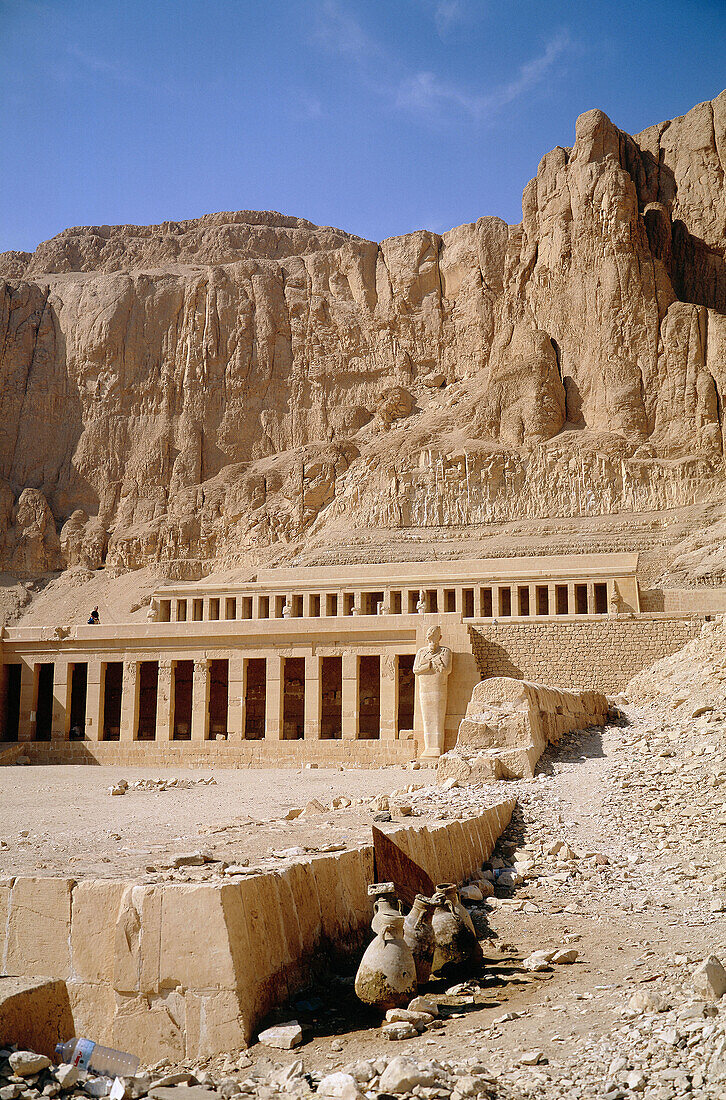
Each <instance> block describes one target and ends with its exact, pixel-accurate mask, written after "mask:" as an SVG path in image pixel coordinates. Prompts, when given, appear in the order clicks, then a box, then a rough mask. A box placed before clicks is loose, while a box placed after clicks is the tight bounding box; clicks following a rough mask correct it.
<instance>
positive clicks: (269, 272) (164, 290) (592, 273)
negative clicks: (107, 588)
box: [0, 93, 726, 577]
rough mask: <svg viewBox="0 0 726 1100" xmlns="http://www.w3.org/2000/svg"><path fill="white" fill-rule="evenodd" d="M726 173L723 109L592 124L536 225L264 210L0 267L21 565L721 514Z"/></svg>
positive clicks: (10, 539)
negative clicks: (651, 513)
mask: <svg viewBox="0 0 726 1100" xmlns="http://www.w3.org/2000/svg"><path fill="white" fill-rule="evenodd" d="M724 171H726V93H722V94H721V95H720V96H719V97H718V98H717V99H715V100H714V101H713V102H712V103H705V104H700V105H699V106H697V107H695V108H694V109H693V110H692V111H690V112H689V113H688V114H687V115H685V116H683V118H680V119H677V120H675V121H673V122H670V123H663V124H661V125H658V126H655V127H652V128H651V129H649V130H646V131H644V132H643V133H642V134H640V135H637V136H636V137H634V138H633V137H630V136H628V135H627V134H625V133H623V132H622V131H620V130H618V129H617V128H616V127H615V126H614V125H613V124H612V123H611V122H610V121H609V119H608V118H607V117H606V116H605V115H604V114H603V113H602V112H601V111H598V110H593V111H589V112H587V113H586V114H584V115H582V116H581V117H580V118H579V119H578V121H577V128H576V139H575V143H574V146H573V147H572V148H571V149H562V148H557V149H554V150H553V151H552V152H550V153H548V154H547V155H546V156H545V157H544V158H543V160H542V162H541V163H540V165H539V168H538V171H537V176H536V178H535V179H533V180H532V181H531V183H530V184H529V185H528V186H527V188H526V190H525V192H524V197H523V220H522V223H521V224H520V225H516V226H508V225H507V224H505V223H504V222H503V221H501V220H499V219H497V218H481V219H479V221H477V222H475V223H471V224H468V225H463V226H460V227H459V228H457V229H453V230H452V231H451V232H449V233H445V234H443V236H438V235H437V234H435V233H431V232H428V231H425V230H422V231H419V232H416V233H412V234H409V235H407V236H403V237H395V238H392V239H389V240H386V241H383V242H382V243H381V244H380V245H379V244H375V243H373V242H370V241H366V240H363V239H361V238H359V237H355V236H351V235H350V234H347V233H344V232H341V231H340V230H337V229H331V228H319V227H317V226H315V225H312V224H311V223H309V222H306V221H303V220H300V219H296V218H290V217H283V216H282V215H279V214H274V213H253V212H249V211H245V212H241V213H234V214H213V215H207V216H206V217H203V218H200V219H198V220H196V221H188V222H178V223H176V222H175V223H171V222H166V223H164V224H163V225H160V226H147V227H138V226H100V227H99V226H96V227H91V228H81V229H68V230H65V231H64V232H63V233H61V234H60V235H59V236H57V237H55V238H53V239H52V240H50V241H47V242H45V243H44V244H42V245H41V246H40V247H39V248H38V249H37V250H36V252H35V253H34V254H32V255H30V254H25V253H18V252H13V253H7V254H5V255H4V256H0V275H2V276H3V278H4V281H0V349H2V350H1V359H0V372H1V374H0V377H1V379H2V385H1V387H0V478H1V479H2V483H0V568H6V569H10V570H12V571H14V572H16V573H20V574H34V573H38V572H41V571H43V570H44V569H56V568H62V567H63V566H64V565H74V564H78V563H81V564H84V565H86V566H88V567H90V568H93V567H95V566H98V565H100V564H102V563H104V562H105V563H106V564H107V565H108V566H110V567H113V568H114V569H117V570H118V569H126V568H131V569H133V568H138V567H141V566H144V565H149V564H152V565H158V566H159V567H161V568H162V569H164V570H165V571H166V572H167V573H169V575H172V576H180V577H192V576H197V575H199V574H200V573H201V572H204V571H206V570H208V569H210V568H211V567H212V565H213V564H214V565H217V566H219V565H224V566H228V567H229V566H234V565H235V564H238V563H242V562H247V561H249V560H251V559H253V558H254V557H255V556H259V555H260V554H264V553H265V552H266V550H267V549H268V548H270V547H273V546H275V545H280V544H281V543H290V542H294V541H295V540H296V539H298V538H299V536H300V535H301V534H302V533H304V532H311V531H312V532H321V531H324V530H328V529H329V530H330V531H339V530H341V529H345V528H346V527H348V528H353V527H355V528H357V529H361V528H364V527H365V526H366V525H368V526H370V527H372V528H381V527H390V528H398V527H404V526H420V527H433V526H441V525H443V526H452V525H464V526H468V525H480V524H487V523H490V522H493V521H499V520H512V519H517V518H519V517H528V516H552V517H557V516H578V515H585V516H588V515H589V516H596V515H601V514H610V513H618V512H626V513H627V512H632V511H647V510H649V509H659V508H665V507H673V506H676V505H680V504H691V503H695V502H700V501H709V500H721V499H723V495H724V427H723V416H722V409H723V401H724V392H725V390H726V264H725V261H724V254H725V251H726V190H725V189H724V185H723V183H724Z"/></svg>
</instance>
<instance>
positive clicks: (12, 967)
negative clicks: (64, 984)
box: [5, 878, 73, 979]
mask: <svg viewBox="0 0 726 1100" xmlns="http://www.w3.org/2000/svg"><path fill="white" fill-rule="evenodd" d="M72 888H73V880H72V879H64V878H18V879H16V880H15V884H14V886H13V890H12V895H11V898H10V910H9V914H8V925H7V927H8V933H7V947H6V955H5V970H6V971H7V972H9V973H11V974H22V975H25V976H29V975H32V974H48V975H50V976H51V977H54V978H63V979H66V978H68V977H69V976H70V969H71V952H70V932H71V890H72ZM31 929H32V934H29V933H30V930H31Z"/></svg>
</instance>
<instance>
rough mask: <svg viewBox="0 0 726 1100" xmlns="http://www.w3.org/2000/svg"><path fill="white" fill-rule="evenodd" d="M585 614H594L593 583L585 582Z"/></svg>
mask: <svg viewBox="0 0 726 1100" xmlns="http://www.w3.org/2000/svg"><path fill="white" fill-rule="evenodd" d="M587 613H588V615H594V614H595V582H594V581H588V582H587Z"/></svg>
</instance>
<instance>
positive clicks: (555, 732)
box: [437, 676, 609, 782]
mask: <svg viewBox="0 0 726 1100" xmlns="http://www.w3.org/2000/svg"><path fill="white" fill-rule="evenodd" d="M608 711H609V705H608V701H607V699H606V698H605V696H604V695H602V694H600V693H599V692H594V691H582V692H574V691H565V690H560V689H558V688H551V687H546V686H545V685H544V684H531V683H528V682H526V681H523V680H514V679H512V678H511V677H506V676H494V677H492V678H491V679H488V680H483V681H482V682H481V683H479V684H477V686H476V687H475V688H474V691H473V692H472V696H471V701H470V702H469V705H468V706H467V708H466V717H465V718H464V720H463V721H462V723H461V725H460V726H459V734H458V738H457V742H456V746H455V748H454V749H453V750H451V751H450V752H448V753H446V754H445V755H444V756H443V757H441V758H440V760H439V761H438V764H437V773H438V774H439V775H440V776H441V778H442V779H444V780H445V781H447V777H448V778H449V779H451V778H459V779H462V780H464V781H466V782H474V781H476V780H477V779H479V780H481V779H498V778H503V777H504V778H512V777H515V776H532V775H534V768H535V765H536V763H537V761H538V760H539V758H540V756H541V755H542V752H543V751H544V749H545V748H546V746H547V745H549V744H556V743H557V742H558V741H559V739H560V738H561V737H562V735H563V734H565V733H571V732H572V731H573V730H578V729H585V728H587V727H588V726H602V725H604V723H605V721H606V719H607V715H608Z"/></svg>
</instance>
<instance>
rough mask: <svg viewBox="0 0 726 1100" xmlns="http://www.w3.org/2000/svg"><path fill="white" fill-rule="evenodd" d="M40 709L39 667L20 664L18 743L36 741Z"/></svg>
mask: <svg viewBox="0 0 726 1100" xmlns="http://www.w3.org/2000/svg"><path fill="white" fill-rule="evenodd" d="M37 708H38V665H35V664H26V663H25V661H21V664H20V714H19V717H18V741H35V718H36V712H37Z"/></svg>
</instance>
